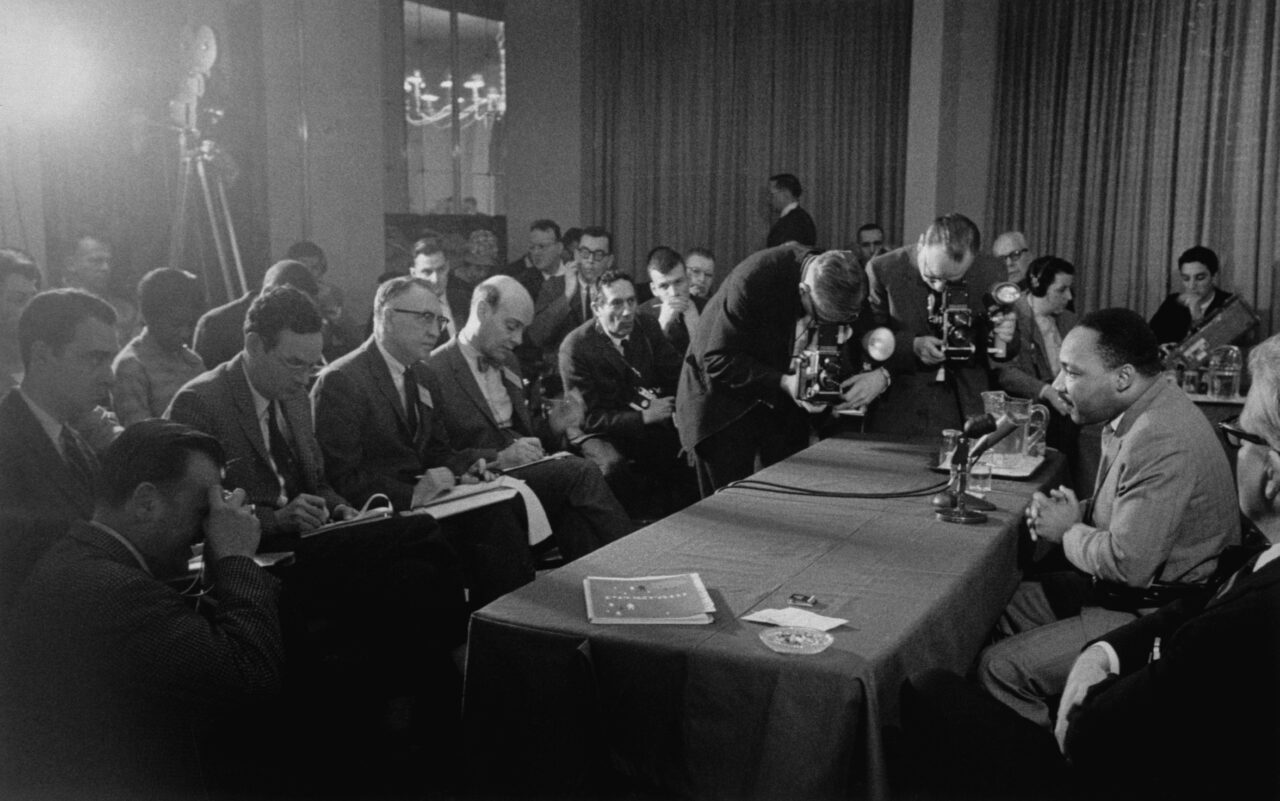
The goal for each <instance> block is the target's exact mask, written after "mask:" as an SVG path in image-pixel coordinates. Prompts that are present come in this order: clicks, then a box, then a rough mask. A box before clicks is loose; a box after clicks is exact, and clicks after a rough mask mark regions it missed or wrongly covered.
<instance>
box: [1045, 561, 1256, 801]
mask: <svg viewBox="0 0 1280 801" xmlns="http://www.w3.org/2000/svg"><path fill="white" fill-rule="evenodd" d="M1157 637H1159V638H1160V658H1159V659H1158V660H1155V661H1149V659H1150V654H1151V650H1152V644H1153V642H1154V641H1155V638H1157ZM1103 639H1104V640H1105V641H1106V642H1108V643H1110V644H1111V646H1112V647H1113V648H1114V649H1115V650H1116V652H1117V654H1118V655H1119V657H1120V676H1119V677H1118V678H1115V679H1108V680H1105V681H1103V682H1101V683H1099V684H1098V685H1096V686H1095V687H1094V688H1093V689H1092V690H1091V691H1090V693H1089V695H1088V697H1087V699H1086V701H1085V703H1084V704H1083V706H1082V707H1081V708H1080V709H1079V710H1077V712H1076V714H1075V715H1074V717H1073V718H1072V721H1071V725H1070V727H1069V728H1068V730H1067V741H1066V747H1067V748H1066V754H1067V756H1068V758H1070V759H1071V760H1072V762H1073V763H1074V764H1075V766H1076V767H1077V768H1079V769H1081V770H1084V771H1087V772H1088V773H1089V774H1091V775H1092V776H1097V777H1099V778H1102V777H1106V779H1107V780H1108V781H1110V782H1111V783H1112V786H1116V785H1117V784H1119V785H1121V786H1136V787H1137V788H1139V789H1141V791H1142V792H1143V793H1144V795H1143V797H1151V798H1277V797H1280V771H1277V770H1276V765H1275V755H1276V753H1277V751H1278V750H1280V684H1278V683H1277V681H1276V677H1277V676H1280V562H1275V561H1273V562H1271V563H1269V564H1267V565H1266V566H1264V567H1263V568H1262V569H1261V570H1259V571H1257V572H1255V573H1252V574H1250V575H1248V576H1242V577H1239V578H1238V579H1237V580H1236V582H1235V583H1234V584H1233V585H1232V586H1231V588H1230V589H1229V591H1228V592H1226V593H1225V594H1223V595H1222V596H1221V597H1219V598H1215V599H1210V600H1208V601H1206V600H1205V599H1204V598H1200V599H1198V600H1195V601H1191V600H1187V601H1179V602H1177V603H1175V604H1171V605H1169V606H1166V607H1164V608H1162V609H1160V610H1157V611H1156V612H1154V613H1152V614H1150V615H1146V616H1145V617H1140V618H1138V619H1137V620H1135V621H1133V622H1132V623H1130V624H1128V625H1125V626H1123V627H1121V628H1119V629H1117V630H1115V631H1113V632H1111V633H1110V634H1108V635H1106V637H1104V638H1103ZM1117 789H1119V788H1117ZM1129 797H1136V796H1132V795H1131V796H1129Z"/></svg>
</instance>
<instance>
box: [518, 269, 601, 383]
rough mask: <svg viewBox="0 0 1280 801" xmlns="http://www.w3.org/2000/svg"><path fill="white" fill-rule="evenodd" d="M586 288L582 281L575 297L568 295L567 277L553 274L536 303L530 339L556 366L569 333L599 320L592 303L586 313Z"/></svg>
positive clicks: (529, 332)
mask: <svg viewBox="0 0 1280 801" xmlns="http://www.w3.org/2000/svg"><path fill="white" fill-rule="evenodd" d="M584 292H586V287H585V286H584V285H583V283H582V281H578V291H577V292H576V293H574V295H573V297H572V298H566V297H565V296H564V276H563V275H553V276H551V277H550V278H548V279H547V280H546V282H545V283H544V284H543V285H542V291H541V292H539V293H538V295H537V297H536V299H535V302H534V311H533V322H532V323H530V324H529V329H528V331H526V332H525V333H526V334H528V337H529V340H530V341H531V342H533V343H534V344H535V345H537V346H538V347H540V348H542V350H543V352H544V353H546V354H547V355H548V356H549V357H550V359H549V361H550V362H551V363H555V362H556V359H557V354H558V353H559V352H560V343H561V342H563V341H564V338H565V337H567V336H569V332H570V331H572V330H573V329H575V328H577V327H578V326H580V325H582V324H583V323H585V322H586V321H587V320H588V319H595V318H594V316H593V315H592V313H591V307H590V305H589V304H588V306H587V310H586V315H585V316H584V315H583V311H582V296H583V293H584Z"/></svg>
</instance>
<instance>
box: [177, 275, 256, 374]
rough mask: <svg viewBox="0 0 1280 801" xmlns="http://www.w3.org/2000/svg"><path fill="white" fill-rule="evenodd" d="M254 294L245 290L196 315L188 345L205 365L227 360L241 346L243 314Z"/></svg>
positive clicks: (213, 365)
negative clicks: (194, 328)
mask: <svg viewBox="0 0 1280 801" xmlns="http://www.w3.org/2000/svg"><path fill="white" fill-rule="evenodd" d="M257 296H258V293H257V292H249V293H248V294H246V295H245V296H244V297H241V298H239V299H237V300H233V301H231V302H230V303H224V304H223V305H221V306H218V307H217V308H215V309H210V310H209V311H207V312H205V313H204V314H203V315H201V316H200V319H199V321H197V322H196V332H195V337H194V338H193V340H192V345H191V349H192V350H194V351H195V352H196V353H198V354H200V358H201V359H203V360H204V363H205V366H206V367H209V368H213V367H217V366H218V365H220V364H222V363H223V362H229V361H231V360H232V359H233V358H235V355H236V354H237V353H239V352H240V351H241V350H242V349H243V348H244V318H245V316H246V315H248V314H249V306H251V305H252V304H253V299H254V298H256V297H257Z"/></svg>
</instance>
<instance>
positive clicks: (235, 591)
mask: <svg viewBox="0 0 1280 801" xmlns="http://www.w3.org/2000/svg"><path fill="white" fill-rule="evenodd" d="M208 571H209V574H208V575H209V578H211V579H213V581H212V584H211V587H212V589H211V590H210V593H211V594H210V597H209V599H207V600H206V602H205V603H203V604H201V606H200V609H199V611H195V610H193V609H192V608H191V606H190V604H189V602H188V599H186V598H184V597H182V596H181V595H179V594H178V592H177V591H176V590H174V589H173V588H171V587H170V586H168V585H167V584H165V583H163V582H160V581H157V580H156V579H154V578H152V577H151V576H150V575H148V574H147V573H146V572H145V571H144V570H143V569H142V567H141V566H139V564H138V562H137V561H136V560H135V559H134V557H133V555H132V554H131V553H130V552H129V551H128V550H127V549H126V548H125V546H124V545H123V544H121V543H120V542H119V541H118V540H116V539H115V538H113V537H111V536H110V535H109V534H107V533H105V532H103V531H100V530H98V529H96V528H93V527H91V526H89V525H87V524H85V523H77V524H76V525H75V526H73V527H72V529H71V531H70V532H69V533H68V535H67V536H66V537H64V538H62V539H61V540H60V541H59V542H58V543H57V544H56V545H54V546H53V548H52V549H50V551H49V552H48V553H47V554H45V556H44V558H43V559H42V560H41V561H40V563H39V564H38V565H37V566H36V569H35V571H34V573H33V574H32V576H31V578H30V579H29V580H28V581H27V583H26V584H25V585H24V586H23V588H22V590H21V591H20V592H19V594H18V596H17V598H16V599H15V601H14V607H13V613H12V614H9V615H6V616H5V618H4V623H5V627H4V631H3V633H2V635H0V681H2V682H3V685H2V689H0V698H2V699H3V701H2V705H3V712H0V718H2V719H3V721H4V724H3V725H0V738H2V737H6V735H7V738H8V739H9V742H5V743H3V745H0V754H6V755H8V757H9V758H10V759H12V760H14V761H15V762H16V763H17V764H16V765H10V766H7V767H11V768H13V767H16V768H18V769H19V771H20V773H21V775H20V776H16V777H14V776H12V775H11V778H15V779H17V780H18V783H22V782H23V781H24V780H25V781H40V780H51V781H53V782H54V786H55V787H58V786H61V787H63V788H76V789H77V790H78V792H77V794H76V795H75V797H123V796H118V795H115V794H114V793H118V792H120V791H128V793H129V797H147V796H154V797H158V796H159V794H161V793H162V792H165V791H167V792H169V793H173V792H175V791H178V790H181V791H182V792H181V797H192V796H195V795H197V794H198V791H199V789H200V769H201V766H200V765H199V763H198V761H197V759H196V752H195V750H194V749H193V742H192V735H193V734H198V733H199V732H201V731H202V730H205V729H207V727H208V726H209V725H210V723H211V722H212V721H213V720H214V719H215V716H218V715H235V714H237V712H238V714H239V715H241V716H242V715H244V714H245V712H246V711H247V708H248V707H249V705H250V704H251V703H253V702H257V701H261V700H262V699H263V698H265V697H268V696H271V695H273V694H275V693H278V692H279V690H280V688H281V685H282V673H283V663H284V648H283V644H282V641H281V634H280V624H279V619H278V615H277V609H276V597H277V594H278V583H277V581H276V580H275V579H274V578H272V577H271V576H269V575H268V574H267V573H266V572H264V571H263V570H262V569H261V568H259V567H258V566H257V565H255V564H254V563H253V561H252V560H250V559H246V558H245V557H229V558H226V559H221V560H218V561H217V562H214V563H212V564H210V565H209V566H208ZM215 599H216V603H209V602H208V601H211V600H215ZM233 710H234V711H233ZM237 719H238V721H239V722H240V724H241V725H252V723H251V722H250V721H249V720H248V719H247V718H244V717H238V718H237ZM48 792H49V788H44V792H42V793H41V794H40V795H39V797H45V793H48ZM80 793H83V795H80ZM23 797H27V796H23ZM165 797H170V796H168V795H165ZM173 797H177V796H176V795H175V796H173Z"/></svg>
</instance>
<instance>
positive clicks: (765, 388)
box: [675, 244, 888, 497]
mask: <svg viewBox="0 0 1280 801" xmlns="http://www.w3.org/2000/svg"><path fill="white" fill-rule="evenodd" d="M865 296H866V283H865V277H864V274H863V272H862V270H860V269H858V268H857V265H856V264H855V263H854V262H853V260H852V259H851V258H850V256H849V254H847V253H844V252H841V251H827V252H825V253H820V252H814V251H811V250H809V249H808V248H806V247H803V246H801V245H795V244H787V245H781V246H778V247H775V248H770V249H768V250H762V251H760V252H758V253H755V254H753V255H751V256H749V257H747V259H746V260H745V261H743V262H742V263H741V264H739V265H738V266H737V267H736V268H734V269H733V271H732V272H730V273H729V275H728V277H727V278H726V279H725V282H724V284H723V285H722V286H721V288H720V289H719V290H718V291H717V292H716V294H715V295H714V296H713V297H712V298H711V300H710V301H708V302H707V305H706V307H705V308H704V310H703V313H702V320H701V322H700V323H699V324H698V328H697V330H696V331H695V332H694V334H693V339H692V341H691V342H690V344H689V351H688V354H687V355H686V358H685V362H684V366H683V368H682V372H681V374H680V387H679V391H678V393H677V395H676V409H675V420H676V428H677V429H678V430H679V432H680V441H681V444H682V445H683V446H684V449H685V451H686V452H688V453H692V454H693V455H694V461H695V465H696V467H697V471H698V485H699V489H700V490H701V491H702V494H703V496H704V497H705V496H706V495H709V494H711V493H712V492H714V491H715V490H716V489H718V488H720V487H723V486H724V485H726V484H728V483H730V482H732V481H736V480H738V479H741V478H745V477H746V476H749V475H751V473H753V472H754V471H755V463H756V460H757V459H758V460H759V461H760V463H761V464H762V465H764V466H767V465H770V464H773V463H774V462H777V461H779V460H781V459H785V458H786V457H787V456H790V455H791V454H793V453H795V452H796V451H799V450H800V449H802V448H804V447H805V446H806V445H808V443H809V430H810V426H809V415H808V412H807V411H806V410H805V409H803V408H801V407H800V406H799V405H798V404H797V402H796V390H797V384H798V378H797V376H796V374H795V373H794V372H792V359H793V358H794V357H795V356H796V355H797V354H798V353H800V352H802V351H803V350H804V349H805V348H806V347H807V346H808V344H809V338H810V334H811V329H812V324H813V323H817V322H825V323H840V324H848V323H853V322H856V321H859V317H860V312H861V310H862V308H863V302H864V298H865ZM861 316H862V317H864V318H865V317H866V316H867V315H861ZM853 339H854V341H860V337H856V336H855V337H854V338H853ZM887 384H888V378H887V376H886V375H885V374H884V373H883V371H878V370H877V371H871V372H867V373H863V374H861V375H857V376H854V377H853V378H852V379H850V380H849V381H848V382H847V385H846V386H844V388H843V390H842V391H843V394H844V400H843V402H842V403H841V404H839V405H841V406H845V405H847V406H850V407H853V406H860V405H865V404H866V403H867V402H869V401H870V400H872V399H874V398H876V397H877V396H879V395H880V393H882V392H884V390H885V388H886V386H887Z"/></svg>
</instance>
